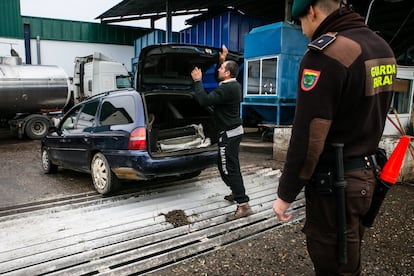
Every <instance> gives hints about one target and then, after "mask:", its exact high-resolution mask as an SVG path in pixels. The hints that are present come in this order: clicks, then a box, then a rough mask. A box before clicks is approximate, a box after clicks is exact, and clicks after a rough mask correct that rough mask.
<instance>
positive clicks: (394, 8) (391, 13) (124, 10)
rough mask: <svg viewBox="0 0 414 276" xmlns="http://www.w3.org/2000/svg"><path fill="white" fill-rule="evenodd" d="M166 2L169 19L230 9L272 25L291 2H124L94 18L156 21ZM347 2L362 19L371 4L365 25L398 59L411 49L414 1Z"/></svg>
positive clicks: (287, 15)
mask: <svg viewBox="0 0 414 276" xmlns="http://www.w3.org/2000/svg"><path fill="white" fill-rule="evenodd" d="M167 1H168V3H169V10H170V11H171V15H172V16H174V15H183V14H194V13H196V12H198V13H200V12H206V11H207V10H212V9H216V8H217V7H223V6H224V7H227V6H232V7H234V8H235V9H237V10H240V11H242V12H243V13H245V14H247V15H252V16H259V17H262V18H267V19H270V20H272V21H274V22H277V21H284V20H285V18H290V9H291V8H290V5H291V3H292V0H197V1H194V0H180V1H173V0H151V1H149V0H124V1H122V2H121V3H119V4H118V5H116V6H114V7H113V8H111V9H109V10H108V11H106V12H104V13H103V14H101V15H99V16H98V17H97V18H98V19H101V21H102V22H120V21H128V20H139V19H144V18H153V19H159V18H160V17H165V16H166V3H167ZM348 3H351V4H352V5H353V6H354V8H355V10H356V11H357V12H359V13H360V14H361V15H363V16H366V15H367V13H368V10H369V6H370V4H371V3H372V5H371V11H372V13H371V14H370V15H369V22H368V24H369V26H370V27H371V28H372V29H373V30H375V31H378V32H379V33H380V34H381V35H382V36H383V37H384V38H385V40H386V41H388V43H390V45H391V47H392V48H393V49H394V52H395V53H396V55H397V56H398V55H400V54H402V53H403V52H405V51H407V49H409V48H410V47H414V35H413V33H414V1H413V0H348Z"/></svg>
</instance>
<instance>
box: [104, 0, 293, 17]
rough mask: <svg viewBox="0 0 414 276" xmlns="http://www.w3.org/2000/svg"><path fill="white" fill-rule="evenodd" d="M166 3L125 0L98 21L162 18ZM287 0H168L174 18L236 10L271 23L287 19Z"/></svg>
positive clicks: (162, 1)
mask: <svg viewBox="0 0 414 276" xmlns="http://www.w3.org/2000/svg"><path fill="white" fill-rule="evenodd" d="M166 2H167V0H151V1H148V0H124V1H122V2H121V3H119V4H118V5H116V6H114V7H113V8H111V9H109V10H108V11H106V12H104V13H103V14H101V15H99V16H98V17H97V19H101V20H102V21H109V20H112V19H113V20H118V21H119V20H121V21H126V20H137V19H145V18H159V17H164V16H165V15H166ZM284 2H285V0H283V1H281V0H261V1H257V0H256V1H252V0H207V1H201V0H197V1H194V0H180V1H171V0H170V1H169V4H170V5H169V9H170V10H171V12H172V15H173V16H174V15H187V14H196V13H200V12H203V11H206V10H211V9H215V8H217V7H234V8H235V9H236V10H240V11H241V12H243V13H245V14H248V15H251V16H258V17H262V18H266V19H270V20H277V19H279V20H280V18H283V17H284V14H285V10H284V6H285V4H284Z"/></svg>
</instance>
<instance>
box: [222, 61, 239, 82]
mask: <svg viewBox="0 0 414 276" xmlns="http://www.w3.org/2000/svg"><path fill="white" fill-rule="evenodd" d="M225 68H226V70H227V71H229V72H230V76H231V77H232V78H237V75H238V74H239V65H237V63H236V62H235V61H234V60H228V61H227V63H226V64H225Z"/></svg>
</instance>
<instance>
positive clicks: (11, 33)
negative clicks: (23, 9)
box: [0, 0, 23, 38]
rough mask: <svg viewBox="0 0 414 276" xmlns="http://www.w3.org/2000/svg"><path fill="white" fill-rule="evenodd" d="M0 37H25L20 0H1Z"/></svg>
mask: <svg viewBox="0 0 414 276" xmlns="http://www.w3.org/2000/svg"><path fill="white" fill-rule="evenodd" d="M0 37H10V38H23V25H22V19H21V16H20V1H19V0H0Z"/></svg>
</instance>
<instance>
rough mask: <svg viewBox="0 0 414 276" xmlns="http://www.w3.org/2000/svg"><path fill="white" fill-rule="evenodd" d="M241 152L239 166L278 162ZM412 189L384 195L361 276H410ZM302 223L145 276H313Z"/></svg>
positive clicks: (398, 188) (276, 165) (412, 266)
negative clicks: (384, 198)
mask: <svg viewBox="0 0 414 276" xmlns="http://www.w3.org/2000/svg"><path fill="white" fill-rule="evenodd" d="M258 152H259V150H257V152H255V150H254V147H249V148H246V147H243V146H242V148H241V163H242V165H243V163H251V162H255V163H263V164H264V165H267V166H271V167H273V168H281V166H282V164H281V163H280V162H276V161H274V160H272V159H271V148H269V152H268V154H269V155H268V156H269V157H268V158H267V157H266V155H265V158H264V157H263V156H264V155H263V150H262V151H261V153H260V154H259V153H258ZM413 199H414V185H412V184H410V183H404V184H398V185H396V186H394V187H393V188H392V189H391V190H390V191H389V192H388V194H387V197H386V200H385V202H384V204H383V206H382V208H381V210H380V214H379V216H378V217H377V219H376V221H375V224H374V227H373V228H370V229H368V230H367V231H366V233H365V239H364V241H363V244H362V251H363V252H362V254H363V257H362V266H363V272H364V274H365V275H384V276H385V275H386V276H390V275H395V276H397V275H398V276H401V275H414V273H413V271H414V227H413V221H414V218H413V214H414V203H413ZM302 226H303V221H301V222H296V223H287V224H284V225H283V226H282V227H280V228H277V229H273V230H269V231H267V232H264V233H262V234H259V235H257V236H254V237H251V238H248V239H244V240H242V241H239V242H237V243H233V244H230V245H227V246H225V247H221V248H218V249H217V250H215V251H213V252H209V253H206V254H204V255H202V256H198V257H195V258H192V259H188V260H185V261H182V262H178V263H176V264H174V265H171V266H169V267H167V268H164V269H162V270H159V271H157V272H155V273H151V274H150V275H154V276H155V275H159V276H161V275H286V276H290V275H292V276H296V275H313V274H314V273H313V265H312V263H311V261H310V258H309V256H308V253H307V251H306V242H305V236H304V234H303V233H302V232H301V229H302Z"/></svg>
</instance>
